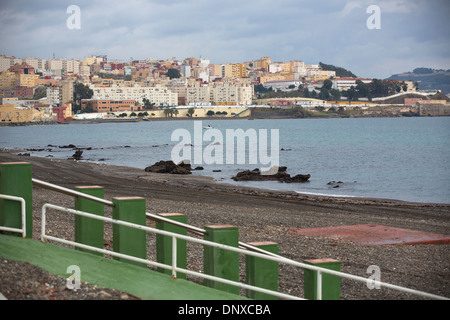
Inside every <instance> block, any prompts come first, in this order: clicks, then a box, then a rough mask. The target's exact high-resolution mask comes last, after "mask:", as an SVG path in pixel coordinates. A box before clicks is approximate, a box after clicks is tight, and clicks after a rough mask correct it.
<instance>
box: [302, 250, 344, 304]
mask: <svg viewBox="0 0 450 320" xmlns="http://www.w3.org/2000/svg"><path fill="white" fill-rule="evenodd" d="M305 263H306V264H308V265H311V266H315V267H319V268H323V269H329V270H333V271H340V269H341V262H340V261H337V260H334V259H313V260H305ZM324 272H325V271H321V270H312V269H305V272H304V282H305V283H304V290H305V298H306V299H309V300H322V299H323V300H339V299H340V297H341V278H340V277H339V276H336V275H332V274H327V273H325V274H323V273H324Z"/></svg>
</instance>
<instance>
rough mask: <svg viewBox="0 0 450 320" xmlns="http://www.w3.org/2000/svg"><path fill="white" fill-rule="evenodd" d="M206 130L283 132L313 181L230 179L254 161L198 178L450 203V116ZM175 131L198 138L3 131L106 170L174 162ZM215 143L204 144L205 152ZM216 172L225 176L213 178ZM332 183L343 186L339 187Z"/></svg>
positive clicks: (67, 128)
mask: <svg viewBox="0 0 450 320" xmlns="http://www.w3.org/2000/svg"><path fill="white" fill-rule="evenodd" d="M202 125H203V126H206V125H211V126H213V127H214V128H216V129H218V130H220V132H222V133H223V136H224V139H225V136H226V129H243V130H247V129H256V130H258V129H269V130H268V133H269V138H270V137H271V135H270V129H278V130H279V148H280V149H281V148H283V149H285V151H281V150H278V149H277V152H279V159H280V165H283V166H287V167H288V170H287V172H288V173H290V174H291V175H295V174H299V173H302V174H307V173H309V174H311V178H310V182H308V183H304V184H284V183H278V182H247V183H243V182H239V183H237V182H234V181H233V180H231V177H232V176H234V175H235V174H236V173H237V172H239V171H241V170H244V169H254V168H257V167H261V164H248V158H246V162H245V164H222V165H221V164H212V165H206V164H204V163H202V164H201V166H203V167H204V168H205V170H203V171H195V172H194V174H196V175H207V176H213V177H214V178H215V179H216V180H218V181H222V182H226V183H233V184H238V185H245V186H254V187H258V188H266V189H282V190H293V191H297V192H300V193H311V194H327V195H335V196H355V197H374V198H389V199H398V200H406V201H415V202H436V203H450V186H449V182H450V179H449V178H450V161H449V159H450V118H449V117H440V118H367V119H366V118H362V119H283V120H253V121H249V120H211V121H203V122H202ZM176 129H186V130H188V131H189V132H190V133H191V134H192V138H193V137H194V132H195V130H194V122H193V121H189V120H186V121H183V120H179V121H154V122H153V121H151V122H138V123H110V124H69V125H49V126H26V127H0V147H3V148H9V149H24V148H35V149H40V148H44V149H51V151H48V150H45V151H37V152H31V153H32V155H35V156H43V157H45V156H48V155H52V156H53V157H54V158H67V157H70V156H71V155H72V154H73V152H74V151H73V150H71V149H61V148H54V147H49V146H48V145H55V146H61V145H68V144H74V145H76V146H78V147H85V148H86V147H91V148H92V150H85V151H84V153H83V157H84V159H85V160H86V161H93V162H97V161H98V160H99V159H105V161H102V162H101V163H107V164H116V165H126V166H131V167H137V168H145V167H146V166H149V165H151V164H153V163H155V162H156V161H159V160H169V159H170V158H171V152H172V149H173V148H174V146H175V145H177V144H179V141H178V140H176V141H171V136H172V133H173V132H174V130H176ZM206 131H207V130H202V131H200V135H203V134H204V133H205V132H206ZM192 143H194V141H192ZM209 144H211V142H210V141H203V149H202V150H203V151H204V150H205V149H204V148H205V147H206V146H208V145H209ZM183 145H184V144H183ZM219 146H220V145H219ZM269 147H270V141H269ZM248 149H249V148H248V146H247V148H246V150H248ZM223 150H224V156H225V154H226V149H223ZM268 155H270V152H269V154H268ZM247 156H248V154H247ZM191 159H193V158H191ZM214 169H215V170H221V172H212V170H214ZM330 181H340V182H342V183H341V184H339V188H333V186H332V185H329V184H328V182H330Z"/></svg>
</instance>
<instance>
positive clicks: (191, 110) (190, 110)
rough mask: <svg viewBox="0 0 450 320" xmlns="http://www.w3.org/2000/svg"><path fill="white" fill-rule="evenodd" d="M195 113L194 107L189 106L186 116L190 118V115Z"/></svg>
mask: <svg viewBox="0 0 450 320" xmlns="http://www.w3.org/2000/svg"><path fill="white" fill-rule="evenodd" d="M194 113H195V109H194V108H189V109H188V111H187V115H188V117H191V118H192V115H193V114H194Z"/></svg>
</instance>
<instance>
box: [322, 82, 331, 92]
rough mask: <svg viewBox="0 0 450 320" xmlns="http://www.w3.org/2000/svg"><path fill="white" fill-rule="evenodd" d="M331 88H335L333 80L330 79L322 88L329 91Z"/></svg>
mask: <svg viewBox="0 0 450 320" xmlns="http://www.w3.org/2000/svg"><path fill="white" fill-rule="evenodd" d="M331 87H333V82H331V80H329V79H326V80H325V81H324V82H323V86H322V88H325V89H327V90H330V89H331Z"/></svg>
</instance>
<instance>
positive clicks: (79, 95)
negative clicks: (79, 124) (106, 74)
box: [72, 82, 94, 113]
mask: <svg viewBox="0 0 450 320" xmlns="http://www.w3.org/2000/svg"><path fill="white" fill-rule="evenodd" d="M93 95H94V91H92V89H91V88H89V87H88V86H85V85H84V84H82V83H80V82H76V83H75V84H74V86H73V105H72V112H73V113H77V112H78V111H80V110H81V100H82V99H91V98H92V96H93Z"/></svg>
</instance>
